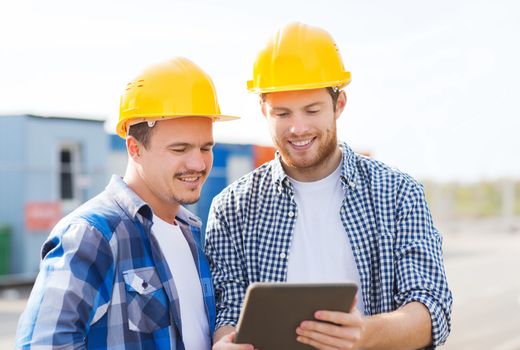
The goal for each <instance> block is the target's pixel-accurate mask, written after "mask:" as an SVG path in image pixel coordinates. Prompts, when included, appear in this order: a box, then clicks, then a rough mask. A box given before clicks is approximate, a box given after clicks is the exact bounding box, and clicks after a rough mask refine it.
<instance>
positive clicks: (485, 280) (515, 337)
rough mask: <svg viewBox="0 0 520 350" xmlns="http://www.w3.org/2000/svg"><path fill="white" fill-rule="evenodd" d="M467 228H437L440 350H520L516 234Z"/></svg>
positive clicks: (4, 313) (12, 297)
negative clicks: (442, 280) (443, 306)
mask: <svg viewBox="0 0 520 350" xmlns="http://www.w3.org/2000/svg"><path fill="white" fill-rule="evenodd" d="M470 227H471V226H465V227H462V228H461V227H458V228H453V227H452V228H445V229H442V228H441V231H442V232H444V249H445V263H446V271H447V275H448V280H449V283H450V288H451V289H452V290H453V293H454V299H455V300H454V306H453V327H452V328H453V329H452V333H451V336H450V338H449V340H448V342H447V343H446V345H445V346H444V347H443V349H446V350H465V349H468V350H469V349H471V350H480V349H482V350H483V349H486V350H488V349H493V350H520V271H519V269H520V233H518V232H517V233H514V231H513V230H509V231H507V232H504V233H494V234H491V233H489V232H493V230H492V229H490V228H485V229H483V227H482V226H479V227H474V229H471V230H470ZM499 231H503V230H502V229H501V230H499ZM26 294H27V292H26V291H23V290H22V291H17V290H10V291H9V290H8V291H5V290H4V291H2V292H1V293H0V349H12V348H13V346H14V334H15V329H16V323H17V320H18V317H19V315H20V313H21V312H22V310H23V308H24V306H25V303H26Z"/></svg>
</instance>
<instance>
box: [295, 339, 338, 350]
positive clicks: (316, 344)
mask: <svg viewBox="0 0 520 350" xmlns="http://www.w3.org/2000/svg"><path fill="white" fill-rule="evenodd" d="M296 340H297V341H298V342H300V343H302V344H307V345H310V346H312V347H313V348H316V349H320V350H337V349H339V348H336V347H333V346H330V345H327V344H322V343H320V342H319V341H316V340H315V339H312V338H308V337H304V336H298V337H297V338H296Z"/></svg>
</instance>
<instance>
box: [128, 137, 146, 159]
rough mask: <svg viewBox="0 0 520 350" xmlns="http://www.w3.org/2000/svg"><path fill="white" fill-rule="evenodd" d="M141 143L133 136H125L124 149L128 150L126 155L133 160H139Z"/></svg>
mask: <svg viewBox="0 0 520 350" xmlns="http://www.w3.org/2000/svg"><path fill="white" fill-rule="evenodd" d="M141 148H142V145H141V143H140V142H139V141H137V139H136V138H135V137H133V136H127V137H126V150H127V152H128V156H129V157H130V158H131V159H132V160H134V161H135V162H139V157H140V155H141Z"/></svg>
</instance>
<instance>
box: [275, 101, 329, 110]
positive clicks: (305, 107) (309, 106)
mask: <svg viewBox="0 0 520 350" xmlns="http://www.w3.org/2000/svg"><path fill="white" fill-rule="evenodd" d="M324 104H325V102H313V103H310V104H308V105H305V106H303V108H302V109H307V108H311V107H316V106H322V105H324ZM272 110H273V111H290V110H291V109H290V108H287V107H273V108H272Z"/></svg>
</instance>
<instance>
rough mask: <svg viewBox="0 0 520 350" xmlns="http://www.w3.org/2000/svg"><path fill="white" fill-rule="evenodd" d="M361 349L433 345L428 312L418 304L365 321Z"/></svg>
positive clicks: (410, 304)
mask: <svg viewBox="0 0 520 350" xmlns="http://www.w3.org/2000/svg"><path fill="white" fill-rule="evenodd" d="M362 343H363V346H362V348H363V349H367V350H368V349H387V350H391V349H399V350H404V349H420V348H423V347H426V346H428V345H430V344H431V343H432V322H431V317H430V313H429V311H428V309H427V308H426V306H424V305H423V304H421V303H419V302H411V303H409V304H406V305H405V306H403V307H402V308H400V309H398V310H396V311H393V312H389V313H384V314H379V315H374V316H369V317H367V318H366V320H365V329H364V332H363V339H362Z"/></svg>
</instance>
